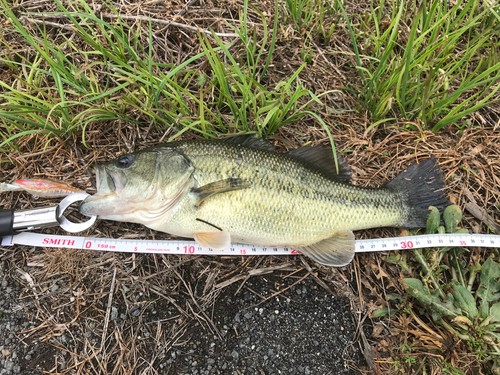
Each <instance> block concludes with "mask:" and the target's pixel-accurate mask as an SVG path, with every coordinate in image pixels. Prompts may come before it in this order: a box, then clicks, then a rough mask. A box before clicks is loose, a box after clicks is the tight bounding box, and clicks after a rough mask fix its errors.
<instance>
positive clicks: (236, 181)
mask: <svg viewBox="0 0 500 375" xmlns="http://www.w3.org/2000/svg"><path fill="white" fill-rule="evenodd" d="M249 186H250V184H249V183H246V182H244V181H243V180H242V179H241V178H226V179H225V180H220V181H215V182H211V183H209V184H206V185H203V186H200V187H198V188H194V189H191V192H192V193H194V194H196V195H197V196H198V199H197V200H196V204H195V206H196V208H198V207H200V205H201V204H202V203H203V201H204V200H205V199H207V198H210V197H211V196H212V195H214V194H220V193H226V192H228V191H233V190H240V189H246V188H247V187H249Z"/></svg>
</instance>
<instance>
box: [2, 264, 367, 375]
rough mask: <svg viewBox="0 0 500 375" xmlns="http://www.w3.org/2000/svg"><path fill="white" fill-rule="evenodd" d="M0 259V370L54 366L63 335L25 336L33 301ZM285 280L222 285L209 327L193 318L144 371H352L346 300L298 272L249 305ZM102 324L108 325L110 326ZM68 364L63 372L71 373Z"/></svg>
mask: <svg viewBox="0 0 500 375" xmlns="http://www.w3.org/2000/svg"><path fill="white" fill-rule="evenodd" d="M4 265H5V262H2V263H0V283H1V288H0V314H1V315H0V316H1V319H0V353H1V357H0V375H10V374H26V375H31V374H40V373H41V372H42V371H46V372H49V373H55V372H57V371H55V369H54V364H55V363H56V362H59V363H60V361H64V358H65V356H67V355H68V354H67V353H66V352H65V351H64V350H61V349H59V348H57V347H56V346H57V343H58V342H60V343H61V342H62V343H64V342H65V341H66V340H68V337H67V336H68V335H66V334H65V335H62V336H59V337H57V340H59V341H54V339H50V340H48V341H46V342H37V341H35V340H30V337H29V332H27V331H29V330H30V329H33V328H34V327H35V326H38V325H39V324H40V322H39V321H38V320H37V319H36V318H35V317H34V315H33V314H34V313H35V312H36V309H34V306H33V301H32V300H30V301H28V299H24V298H22V292H23V289H24V286H23V285H22V284H20V282H19V280H16V279H14V278H13V277H12V274H11V272H12V271H11V270H10V271H9V272H4V271H5V270H4V269H3V267H4ZM286 281H287V282H288V284H285V283H284V280H283V279H282V277H279V276H276V275H266V276H260V277H252V278H250V279H249V280H247V282H246V283H245V284H244V286H243V287H242V288H241V290H239V291H238V293H237V294H236V295H235V293H236V291H237V289H238V288H239V287H240V286H241V282H239V283H234V284H232V285H230V286H228V287H226V288H224V290H223V291H222V294H221V295H220V296H219V298H218V299H217V302H216V303H215V305H214V309H213V311H212V316H211V319H212V321H213V322H214V325H215V328H214V329H210V328H208V324H203V320H200V319H198V320H196V319H194V320H193V321H192V323H191V324H190V326H189V328H188V330H187V331H186V333H185V335H184V337H183V338H182V339H181V340H180V341H179V342H180V344H179V345H176V346H175V347H174V348H173V349H172V350H170V351H167V352H165V351H163V353H162V355H160V356H158V357H157V358H155V359H154V360H153V363H154V368H155V370H156V371H157V372H153V371H152V372H148V373H160V374H176V375H182V374H199V375H201V374H258V375H263V374H265V375H271V374H290V375H292V374H305V375H326V374H355V373H357V372H355V371H354V370H352V369H349V368H348V365H349V367H351V366H354V367H359V366H362V363H361V356H360V354H359V352H358V350H357V349H356V346H355V345H351V341H352V338H353V336H354V332H355V327H354V326H353V323H352V317H351V312H350V310H349V306H348V304H347V301H346V300H345V299H343V298H340V297H335V296H331V295H328V293H327V292H326V291H325V290H324V289H323V288H321V287H320V286H318V284H316V283H315V282H314V281H313V280H312V279H311V280H310V279H305V280H303V281H302V282H300V283H298V284H297V285H295V286H292V287H291V288H290V289H288V290H286V291H284V292H283V293H281V294H279V295H277V296H275V297H272V298H269V299H267V300H265V301H264V302H262V303H261V304H259V305H257V306H254V305H256V304H258V303H259V302H261V301H262V298H263V297H264V298H266V297H270V296H271V295H272V294H273V293H275V292H276V290H279V289H284V288H285V287H286V286H287V285H291V284H293V282H294V281H296V279H295V280H294V279H292V278H290V279H286ZM64 287H65V286H64V285H62V284H61V285H59V286H58V288H64ZM51 292H52V293H54V292H56V290H54V291H51ZM165 307H166V306H165ZM170 308H172V306H170ZM154 309H155V311H152V312H151V313H145V314H143V315H142V319H143V320H149V319H150V320H153V319H157V318H158V313H160V314H161V313H162V311H161V310H164V311H166V310H168V309H165V308H164V307H163V308H162V306H156V307H155V308H154ZM122 310H123V309H122V308H121V306H116V307H113V309H112V312H111V314H112V316H111V319H112V320H114V321H116V320H118V321H120V320H122V321H123V320H124V319H130V320H131V321H130V323H132V324H134V323H133V321H132V320H133V319H137V317H136V316H134V314H133V313H130V314H123V313H122ZM174 310H175V309H174ZM200 322H201V324H200ZM108 330H109V331H110V332H111V331H112V330H113V325H111V324H110V327H109V329H108ZM216 331H218V332H216ZM111 335H112V333H111ZM69 339H70V340H71V337H69ZM143 339H144V337H143ZM91 341H92V340H91ZM151 345H154V340H153V338H151ZM56 357H57V358H56ZM59 368H64V366H59ZM72 371H74V370H72ZM72 371H71V372H69V373H70V374H73V373H76V372H72Z"/></svg>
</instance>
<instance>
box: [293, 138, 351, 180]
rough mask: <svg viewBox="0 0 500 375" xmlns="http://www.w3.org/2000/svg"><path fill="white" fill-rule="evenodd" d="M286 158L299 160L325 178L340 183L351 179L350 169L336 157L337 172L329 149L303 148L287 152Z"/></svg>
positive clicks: (319, 147)
mask: <svg viewBox="0 0 500 375" xmlns="http://www.w3.org/2000/svg"><path fill="white" fill-rule="evenodd" d="M287 154H288V156H290V157H291V158H293V159H296V160H300V161H302V162H304V163H306V164H308V165H309V166H310V167H312V168H314V169H316V170H318V171H320V172H321V173H323V174H324V175H325V176H326V177H328V178H330V179H332V180H335V181H340V182H348V181H349V179H350V178H351V169H350V168H349V165H347V163H346V162H344V159H343V158H342V157H341V156H340V155H337V161H338V164H339V171H338V173H337V168H336V166H335V159H334V158H333V153H332V150H331V148H329V147H326V146H315V147H311V146H304V147H300V148H296V149H295V150H291V151H288V152H287Z"/></svg>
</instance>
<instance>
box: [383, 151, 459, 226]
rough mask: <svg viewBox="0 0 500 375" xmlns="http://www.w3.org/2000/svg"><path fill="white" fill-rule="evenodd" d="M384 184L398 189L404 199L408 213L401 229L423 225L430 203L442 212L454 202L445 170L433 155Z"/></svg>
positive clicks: (428, 212)
mask: <svg viewBox="0 0 500 375" xmlns="http://www.w3.org/2000/svg"><path fill="white" fill-rule="evenodd" d="M385 187H386V188H389V189H391V190H394V191H397V192H398V193H399V194H400V195H401V197H402V199H403V204H404V205H405V208H406V215H405V216H404V218H403V222H402V223H401V225H399V227H401V228H424V227H425V225H426V222H427V219H428V217H429V214H430V211H429V207H430V206H434V207H436V208H437V209H438V210H439V212H441V213H442V212H443V211H444V209H445V208H446V207H447V206H449V205H450V204H451V202H450V200H449V199H448V194H447V193H446V192H445V190H446V184H445V180H444V176H443V173H442V172H441V170H440V169H439V165H438V164H437V162H436V160H435V159H434V158H430V159H426V160H424V161H423V162H421V163H419V164H413V165H411V166H409V167H408V168H406V169H405V170H404V171H403V172H401V173H400V174H398V175H397V176H396V178H394V180H392V181H391V182H389V183H388V184H387V185H385Z"/></svg>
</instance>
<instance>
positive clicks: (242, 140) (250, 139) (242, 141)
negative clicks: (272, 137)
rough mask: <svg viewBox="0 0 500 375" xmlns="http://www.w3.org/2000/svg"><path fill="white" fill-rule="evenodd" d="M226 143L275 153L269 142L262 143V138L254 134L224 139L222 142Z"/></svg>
mask: <svg viewBox="0 0 500 375" xmlns="http://www.w3.org/2000/svg"><path fill="white" fill-rule="evenodd" d="M222 141H223V142H226V143H233V144H236V145H242V146H245V147H250V148H256V149H258V150H264V151H272V152H275V151H276V148H275V147H274V146H273V145H272V144H270V143H269V142H266V141H264V140H263V139H262V138H260V137H259V136H257V135H255V134H243V135H236V136H234V137H229V138H224V139H223V140H222Z"/></svg>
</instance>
